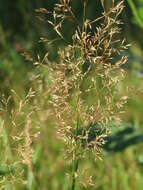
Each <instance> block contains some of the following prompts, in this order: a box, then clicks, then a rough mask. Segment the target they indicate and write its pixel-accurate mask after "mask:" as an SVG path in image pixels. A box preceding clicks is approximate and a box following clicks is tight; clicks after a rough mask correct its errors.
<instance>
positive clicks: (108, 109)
mask: <svg viewBox="0 0 143 190" xmlns="http://www.w3.org/2000/svg"><path fill="white" fill-rule="evenodd" d="M87 3H88V2H87V0H83V22H82V23H80V21H79V20H78V19H77V17H76V15H75V14H74V11H73V10H72V0H60V1H59V4H56V5H55V7H54V10H53V12H49V11H47V10H46V9H40V10H39V11H40V12H41V13H44V14H45V13H46V14H51V15H52V19H51V20H49V21H48V23H49V24H51V25H52V26H53V28H54V30H55V31H56V33H57V35H58V36H59V37H60V38H61V39H62V40H63V41H64V40H65V39H64V35H63V33H62V25H63V24H64V23H65V22H66V21H67V22H69V21H71V22H74V23H75V25H76V31H75V32H74V34H73V35H72V36H71V39H72V42H71V43H69V44H68V45H67V46H66V47H65V48H59V50H58V55H59V59H58V63H51V62H50V61H48V59H45V58H46V56H45V58H44V61H45V62H46V63H47V67H48V70H49V79H50V82H49V83H48V93H49V94H50V100H49V103H50V104H51V105H52V108H51V106H50V109H51V112H52V113H53V116H54V117H55V120H54V122H55V124H56V126H57V129H58V134H59V136H60V137H62V139H63V140H64V142H65V143H66V145H67V147H68V149H67V150H68V151H67V153H68V154H69V155H71V158H72V159H71V160H72V184H71V189H74V188H75V179H76V175H77V172H78V164H79V160H80V159H81V158H82V157H84V156H85V155H86V154H87V152H89V151H90V152H91V151H92V152H93V153H94V154H95V155H96V158H97V157H100V152H101V147H102V145H103V144H104V139H105V136H107V135H108V133H109V131H110V130H109V129H108V127H107V125H108V124H109V123H111V122H114V121H115V122H116V121H117V122H120V115H121V113H123V105H124V104H125V103H126V102H127V96H124V97H121V96H120V93H119V83H120V81H121V80H122V79H123V77H124V74H125V71H124V70H123V69H122V65H124V64H125V63H126V61H127V57H126V56H122V55H121V52H122V51H124V50H125V49H127V48H128V45H125V40H124V39H123V40H121V39H120V36H121V35H120V33H121V29H120V25H121V24H122V22H121V21H120V20H119V19H118V16H119V15H120V13H121V12H122V10H123V8H124V5H123V1H120V2H119V3H118V4H115V3H114V1H112V7H111V8H110V9H109V10H108V11H106V9H105V7H104V1H103V0H101V5H102V9H103V13H102V15H101V17H99V18H97V19H95V20H92V21H91V20H89V19H87V16H86V7H87ZM99 21H100V24H99V26H97V27H96V28H95V27H94V25H96V23H99ZM46 55H47V54H46Z"/></svg>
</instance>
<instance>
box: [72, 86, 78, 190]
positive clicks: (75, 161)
mask: <svg viewBox="0 0 143 190" xmlns="http://www.w3.org/2000/svg"><path fill="white" fill-rule="evenodd" d="M78 103H79V88H78V97H77V124H76V135H78V128H79V112H78ZM77 156H78V155H77V147H75V149H74V151H73V158H72V184H71V190H75V184H76V173H77V170H78V165H79V159H78V157H77Z"/></svg>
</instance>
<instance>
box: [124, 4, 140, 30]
mask: <svg viewBox="0 0 143 190" xmlns="http://www.w3.org/2000/svg"><path fill="white" fill-rule="evenodd" d="M127 1H128V4H129V5H130V7H131V9H132V11H133V14H134V16H135V18H136V20H137V22H138V24H139V26H140V27H141V28H143V21H142V20H141V18H140V16H139V14H138V11H137V9H136V6H135V4H134V3H133V1H132V0H127Z"/></svg>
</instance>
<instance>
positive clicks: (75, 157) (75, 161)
mask: <svg viewBox="0 0 143 190" xmlns="http://www.w3.org/2000/svg"><path fill="white" fill-rule="evenodd" d="M85 19H86V0H84V2H83V24H82V34H83V32H84V31H85ZM81 55H82V59H83V61H84V43H83V44H82V47H81ZM79 95H80V87H79V86H78V97H77V125H76V135H78V128H79V112H78V104H79ZM78 167H79V159H78V155H77V147H75V150H74V151H73V158H72V184H71V190H75V185H76V173H77V170H78Z"/></svg>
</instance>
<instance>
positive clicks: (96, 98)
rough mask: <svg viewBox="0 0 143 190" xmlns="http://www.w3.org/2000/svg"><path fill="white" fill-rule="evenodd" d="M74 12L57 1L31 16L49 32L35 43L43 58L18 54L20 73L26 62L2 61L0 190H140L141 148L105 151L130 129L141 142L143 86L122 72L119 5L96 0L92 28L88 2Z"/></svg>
mask: <svg viewBox="0 0 143 190" xmlns="http://www.w3.org/2000/svg"><path fill="white" fill-rule="evenodd" d="M73 5H74V3H73V1H72V0H60V1H58V3H55V4H54V6H53V7H51V9H50V10H49V9H46V8H40V9H36V14H37V18H38V19H39V20H42V21H43V20H44V19H46V22H47V23H48V27H51V28H50V31H52V29H53V31H54V32H53V33H52V35H50V37H51V39H50V40H49V39H47V38H45V37H41V38H40V43H44V44H47V45H48V50H46V51H45V49H44V48H43V49H44V50H43V52H44V53H43V52H42V53H41V54H40V55H39V54H38V55H36V56H33V55H30V54H29V53H23V54H22V56H24V58H26V60H27V61H28V63H29V64H30V66H28V67H29V68H28V69H27V66H25V65H21V66H19V62H22V61H23V59H24V58H23V57H22V56H21V55H16V52H15V51H14V50H12V51H11V52H12V53H11V54H9V55H8V56H7V55H5V54H4V53H2V57H3V59H4V60H5V64H3V65H4V67H3V68H2V71H3V72H5V73H6V74H7V75H9V77H5V75H1V76H0V77H1V81H3V82H4V85H2V87H1V94H0V98H1V100H0V189H5V190H9V189H12V190H15V189H16V190H17V189H21V190H22V189H23V190H24V189H27V190H36V189H39V190H47V189H48V190H51V189H52V190H67V189H70V190H84V189H89V190H90V189H91V190H92V189H97V190H109V189H112V190H130V189H131V190H136V189H137V190H141V189H142V187H143V182H142V177H143V174H142V169H143V152H141V150H142V144H138V145H135V146H132V147H129V148H127V149H124V146H123V150H122V151H118V150H117V152H116V150H115V152H116V153H115V152H114V151H113V152H109V151H108V149H106V146H105V145H106V142H107V141H108V137H112V135H114V134H117V133H119V132H121V133H120V134H123V133H122V130H124V128H125V127H126V125H128V124H130V125H132V127H133V128H134V129H135V135H136V134H137V135H138V134H142V126H143V118H142V111H143V109H142V108H143V102H142V98H143V91H142V87H143V86H142V85H143V83H142V78H141V77H138V76H137V75H135V72H133V70H130V69H127V67H126V63H127V60H128V55H127V51H128V48H129V45H128V43H126V40H125V39H124V37H123V33H122V26H123V25H124V23H123V22H122V21H123V20H121V19H120V17H121V15H122V12H123V10H124V2H123V1H119V2H116V1H115V2H114V0H112V1H111V3H110V6H109V7H108V6H107V5H106V2H104V0H101V1H100V9H101V12H100V15H98V16H97V18H94V19H91V20H90V18H89V16H88V11H87V7H88V1H87V0H83V2H82V17H81V18H82V19H81V18H78V16H77V15H76V14H75V10H74V6H73ZM47 18H48V20H47ZM140 25H141V23H140ZM69 26H72V30H71V31H69V36H68V38H67V37H66V35H65V28H67V27H69ZM64 35H65V36H64ZM55 36H56V38H55ZM53 37H54V38H53ZM3 47H4V46H3ZM50 48H51V49H50ZM53 49H54V51H55V52H54V54H52V55H50V52H51V51H52V50H53ZM3 52H4V51H3ZM15 55H16V56H15ZM54 56H55V59H54V58H53V57H54ZM5 57H6V59H5ZM15 57H16V59H15ZM9 60H10V61H11V62H15V65H14V68H13V67H12V66H10V65H9ZM129 60H130V59H129ZM30 62H31V63H32V64H31V63H30ZM128 62H129V61H128ZM128 64H129V63H128ZM21 67H22V68H21ZM18 69H20V70H21V72H20V73H19V72H18ZM3 72H2V73H3ZM15 73H16V74H15ZM15 75H16V78H15V79H14V76H15ZM21 79H22V80H21ZM19 83H20V85H19ZM122 136H123V137H122ZM122 136H121V137H120V138H121V139H120V141H122V138H123V139H124V134H123V135H122ZM126 136H127V137H125V139H126V138H127V139H128V138H130V133H129V134H128V135H126ZM115 137H117V136H116V135H115ZM115 142H116V141H115ZM117 142H118V140H117ZM137 142H138V141H137ZM111 143H112V142H111ZM111 146H112V144H111ZM113 146H114V144H113ZM119 148H120V147H119Z"/></svg>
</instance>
